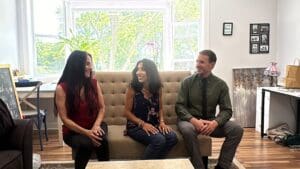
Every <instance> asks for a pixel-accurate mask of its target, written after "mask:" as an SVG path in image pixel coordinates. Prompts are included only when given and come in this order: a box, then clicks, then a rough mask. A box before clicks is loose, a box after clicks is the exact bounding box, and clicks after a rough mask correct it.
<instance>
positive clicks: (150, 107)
mask: <svg viewBox="0 0 300 169" xmlns="http://www.w3.org/2000/svg"><path fill="white" fill-rule="evenodd" d="M159 110H160V107H159V94H154V95H152V96H151V97H150V98H148V99H146V98H145V97H144V94H143V93H142V92H141V91H138V92H135V95H134V98H133V106H132V111H131V112H132V113H134V115H135V116H136V117H137V118H139V119H141V120H143V121H144V122H146V123H149V124H152V125H153V126H155V127H156V128H158V127H159ZM126 129H127V135H128V136H129V137H131V138H132V139H134V140H136V141H138V142H140V143H142V144H144V145H145V146H146V149H145V152H144V154H143V156H142V157H141V158H142V159H162V158H165V157H166V155H167V153H168V152H169V151H170V150H171V148H172V147H173V146H174V145H175V144H176V143H177V136H176V134H175V132H174V131H171V132H169V133H168V134H166V133H165V134H164V133H161V132H159V133H157V134H150V135H148V134H147V133H146V132H145V131H144V130H143V129H142V128H141V127H139V126H138V125H137V124H135V123H133V122H132V121H130V120H127V125H126Z"/></svg>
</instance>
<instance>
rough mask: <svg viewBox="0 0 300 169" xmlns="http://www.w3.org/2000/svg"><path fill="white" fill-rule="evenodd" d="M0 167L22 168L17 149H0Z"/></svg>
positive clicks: (5, 168)
mask: <svg viewBox="0 0 300 169" xmlns="http://www.w3.org/2000/svg"><path fill="white" fill-rule="evenodd" d="M0 159H1V160H0V168H1V169H11V168H23V161H22V153H21V152H20V151H17V150H4V151H3V150H1V151H0Z"/></svg>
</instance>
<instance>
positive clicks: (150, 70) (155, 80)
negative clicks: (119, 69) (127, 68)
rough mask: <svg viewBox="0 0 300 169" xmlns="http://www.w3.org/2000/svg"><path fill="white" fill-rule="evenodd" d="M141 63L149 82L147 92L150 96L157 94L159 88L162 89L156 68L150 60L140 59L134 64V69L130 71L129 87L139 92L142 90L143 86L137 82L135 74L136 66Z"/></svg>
mask: <svg viewBox="0 0 300 169" xmlns="http://www.w3.org/2000/svg"><path fill="white" fill-rule="evenodd" d="M140 63H143V68H144V70H145V71H146V74H147V78H148V82H149V91H150V92H151V93H152V94H158V93H159V90H160V88H162V87H163V85H162V82H161V79H160V76H159V74H158V70H157V67H156V65H155V63H154V62H153V61H152V60H149V59H142V60H139V61H138V62H137V63H136V66H135V68H134V69H133V70H132V80H131V83H130V86H131V87H132V88H133V89H134V90H135V91H141V90H142V89H143V84H142V83H140V82H139V81H138V78H137V75H136V72H137V70H138V65H139V64H140Z"/></svg>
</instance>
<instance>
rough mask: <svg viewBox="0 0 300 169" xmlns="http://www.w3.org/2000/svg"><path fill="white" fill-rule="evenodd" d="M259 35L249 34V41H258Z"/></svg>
mask: <svg viewBox="0 0 300 169" xmlns="http://www.w3.org/2000/svg"><path fill="white" fill-rule="evenodd" d="M259 39H260V38H259V35H253V36H250V41H251V42H259Z"/></svg>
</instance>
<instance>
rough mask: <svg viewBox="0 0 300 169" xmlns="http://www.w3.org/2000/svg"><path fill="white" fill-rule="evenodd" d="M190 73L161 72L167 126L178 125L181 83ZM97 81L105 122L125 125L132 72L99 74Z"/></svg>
mask: <svg viewBox="0 0 300 169" xmlns="http://www.w3.org/2000/svg"><path fill="white" fill-rule="evenodd" d="M190 74H191V73H190V71H164V72H160V77H161V80H162V82H163V85H164V87H163V108H164V115H165V118H164V119H165V121H166V122H167V124H176V119H177V116H176V113H175V108H174V106H175V102H176V98H177V93H178V89H179V87H180V83H181V81H182V80H183V79H184V78H185V77H187V76H189V75H190ZM96 79H97V80H98V82H99V83H100V86H101V88H102V92H103V96H104V101H105V108H106V110H105V112H106V115H105V121H106V122H107V123H108V124H109V125H124V124H126V118H125V117H124V104H125V92H126V89H127V87H128V85H129V83H130V81H131V72H97V73H96Z"/></svg>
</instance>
